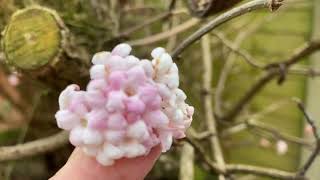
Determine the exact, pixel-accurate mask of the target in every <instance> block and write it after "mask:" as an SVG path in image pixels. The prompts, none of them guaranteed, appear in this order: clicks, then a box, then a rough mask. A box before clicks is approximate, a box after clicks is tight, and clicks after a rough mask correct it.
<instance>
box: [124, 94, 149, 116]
mask: <svg viewBox="0 0 320 180" xmlns="http://www.w3.org/2000/svg"><path fill="white" fill-rule="evenodd" d="M126 104H127V110H128V111H129V112H132V113H136V114H141V113H143V112H144V110H145V108H146V105H145V104H144V103H143V102H142V101H141V100H140V99H139V97H138V96H132V97H129V98H128V100H127V101H126Z"/></svg>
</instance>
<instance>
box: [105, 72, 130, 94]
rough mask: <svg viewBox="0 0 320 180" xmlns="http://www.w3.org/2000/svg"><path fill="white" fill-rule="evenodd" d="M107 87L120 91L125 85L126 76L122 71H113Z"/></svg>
mask: <svg viewBox="0 0 320 180" xmlns="http://www.w3.org/2000/svg"><path fill="white" fill-rule="evenodd" d="M108 81H109V85H110V87H111V89H113V90H120V89H121V88H122V87H124V85H125V84H126V83H127V76H126V74H125V73H124V72H122V71H114V72H112V73H111V74H110V76H109V79H108Z"/></svg>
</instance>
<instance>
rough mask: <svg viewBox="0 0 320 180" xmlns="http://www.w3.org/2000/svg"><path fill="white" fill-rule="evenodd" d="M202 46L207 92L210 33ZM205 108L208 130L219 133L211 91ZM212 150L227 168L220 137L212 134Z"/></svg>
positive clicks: (221, 164)
mask: <svg viewBox="0 0 320 180" xmlns="http://www.w3.org/2000/svg"><path fill="white" fill-rule="evenodd" d="M201 46H202V55H203V57H202V59H203V71H204V73H203V89H204V91H205V92H210V90H211V86H212V55H211V47H210V35H209V34H207V35H206V36H204V37H203V39H201ZM204 108H205V112H206V125H207V127H208V130H209V131H211V132H212V133H213V134H216V133H217V125H216V120H215V119H214V116H213V106H212V98H211V94H210V93H206V94H205V96H204ZM210 145H211V151H212V155H213V157H214V159H215V160H216V161H217V164H218V166H219V167H220V168H222V169H224V168H225V162H224V158H223V153H222V149H221V145H220V141H219V138H218V137H217V136H211V138H210ZM224 179H225V177H224V176H219V180H224Z"/></svg>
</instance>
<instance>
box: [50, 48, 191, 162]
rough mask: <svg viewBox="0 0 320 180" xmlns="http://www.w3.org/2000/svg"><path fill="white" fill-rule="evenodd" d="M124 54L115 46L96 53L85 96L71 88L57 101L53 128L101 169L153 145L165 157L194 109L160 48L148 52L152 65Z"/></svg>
mask: <svg viewBox="0 0 320 180" xmlns="http://www.w3.org/2000/svg"><path fill="white" fill-rule="evenodd" d="M130 52H131V47H130V46H129V45H127V44H119V45H117V46H116V47H115V48H114V49H113V50H112V51H111V52H100V53H97V54H96V55H95V56H94V57H93V59H92V63H93V66H92V67H91V69H90V78H91V80H90V82H89V83H88V85H87V88H86V91H82V90H80V88H79V86H77V85H74V84H73V85H69V86H68V87H67V88H66V89H65V90H64V91H63V92H62V93H61V94H60V97H59V106H60V110H59V111H58V112H57V113H56V115H55V117H56V120H57V124H58V126H59V127H60V128H62V129H65V130H68V131H70V137H69V139H70V142H71V143H72V144H73V145H74V146H79V147H81V148H82V149H83V151H84V152H85V153H86V154H88V155H90V156H94V157H96V159H97V161H98V162H99V163H101V164H102V165H112V164H113V162H114V160H116V159H120V158H123V157H126V158H132V157H137V156H141V155H146V154H148V152H149V151H150V150H151V148H152V147H154V146H156V145H158V144H161V147H162V151H163V152H165V151H167V150H169V148H170V147H171V144H172V141H173V139H179V138H183V137H184V136H185V131H186V128H188V127H189V126H190V124H191V121H192V115H193V112H194V109H193V107H191V106H189V105H187V104H186V103H185V100H186V95H185V93H184V92H183V91H182V90H181V89H179V88H178V86H179V75H178V68H177V66H176V64H175V63H173V61H172V58H171V56H170V55H169V54H168V53H166V51H165V50H164V49H163V48H156V49H154V50H153V51H152V53H151V56H152V57H153V59H152V61H150V60H146V59H145V60H140V59H138V58H137V57H135V56H133V55H130Z"/></svg>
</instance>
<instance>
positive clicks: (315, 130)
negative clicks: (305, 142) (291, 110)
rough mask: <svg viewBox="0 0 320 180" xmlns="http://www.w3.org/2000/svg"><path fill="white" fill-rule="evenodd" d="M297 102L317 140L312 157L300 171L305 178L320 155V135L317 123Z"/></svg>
mask: <svg viewBox="0 0 320 180" xmlns="http://www.w3.org/2000/svg"><path fill="white" fill-rule="evenodd" d="M295 101H296V102H297V105H298V108H299V109H300V111H301V112H302V113H303V116H304V117H305V119H306V121H307V122H308V124H309V125H310V126H311V127H312V133H313V136H314V138H315V139H316V148H315V149H314V150H313V151H312V153H311V155H310V156H309V158H308V160H307V161H306V162H305V164H304V165H303V166H302V168H301V169H300V170H299V172H298V173H297V175H299V176H304V175H305V174H306V172H307V171H308V170H309V168H310V167H311V165H312V164H313V162H314V161H315V159H316V157H317V156H318V154H319V153H320V136H319V134H318V128H317V126H316V125H315V122H314V121H313V120H312V119H311V118H310V116H309V115H308V113H307V111H306V110H305V108H304V105H303V104H302V102H300V101H299V100H295Z"/></svg>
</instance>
